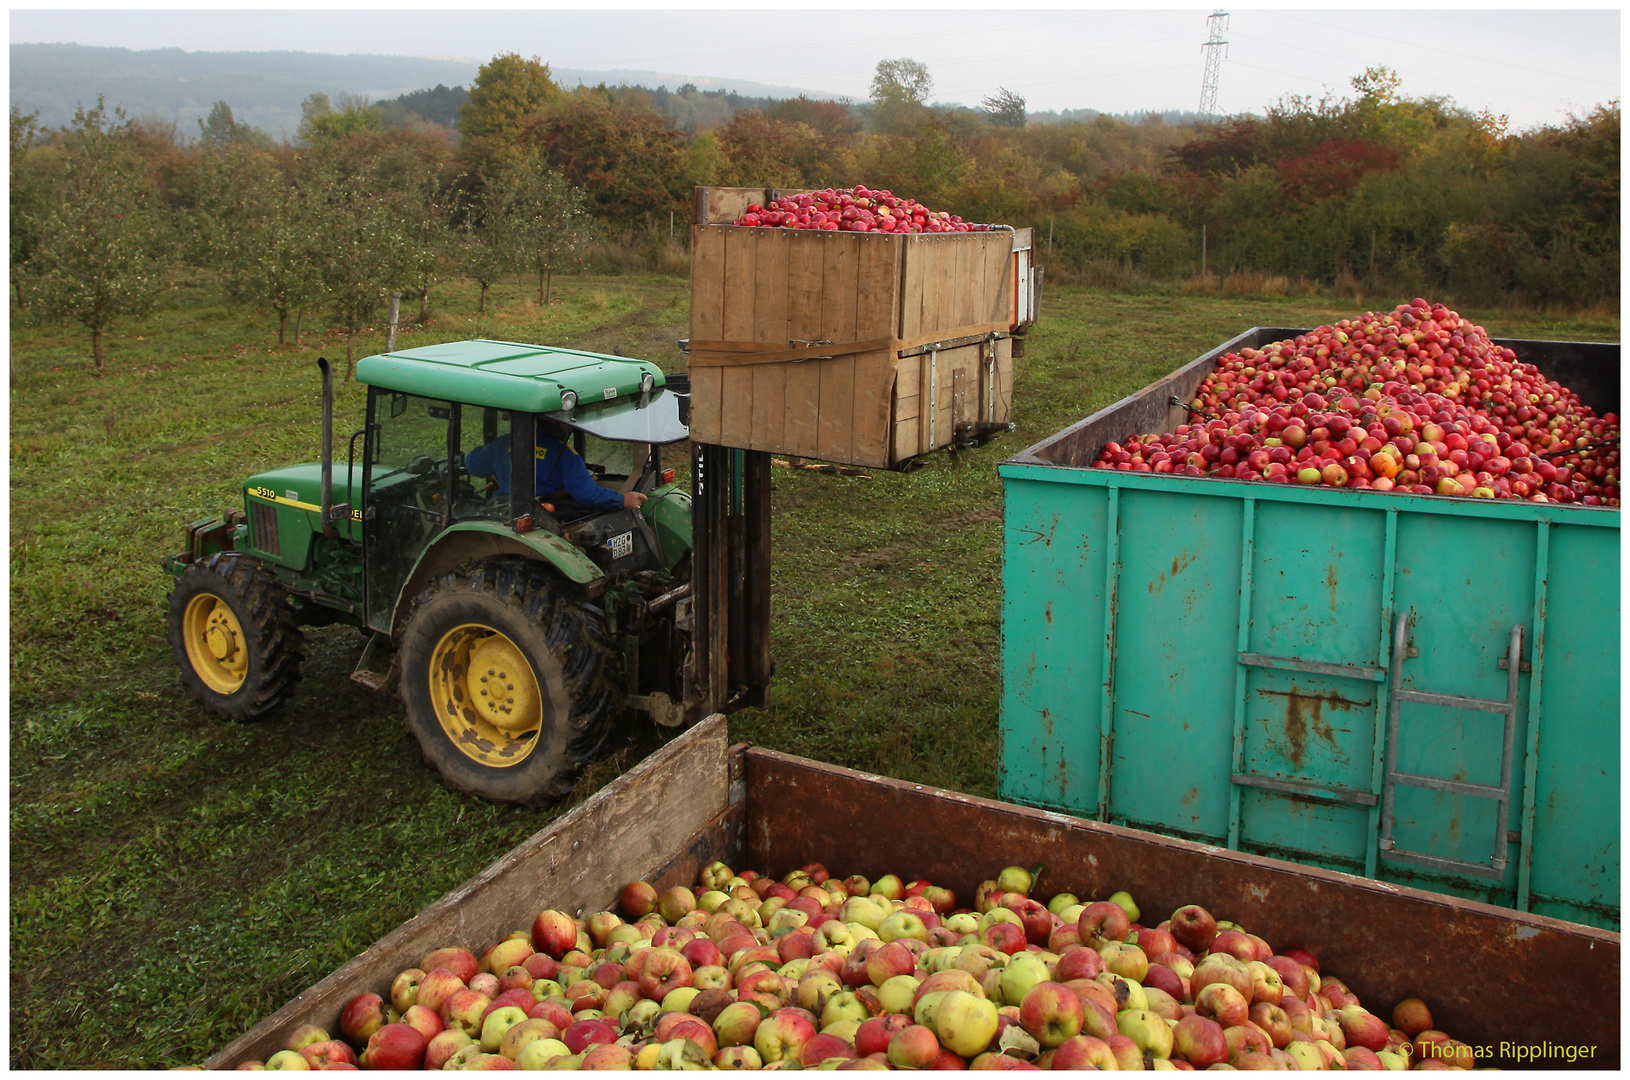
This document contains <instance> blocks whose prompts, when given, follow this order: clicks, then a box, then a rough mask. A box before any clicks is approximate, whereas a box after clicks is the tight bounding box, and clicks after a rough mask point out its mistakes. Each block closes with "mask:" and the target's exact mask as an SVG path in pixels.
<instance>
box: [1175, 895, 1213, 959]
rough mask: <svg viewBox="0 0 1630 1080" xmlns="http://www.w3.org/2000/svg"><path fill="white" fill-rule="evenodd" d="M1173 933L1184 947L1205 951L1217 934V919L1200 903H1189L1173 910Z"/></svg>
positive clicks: (1198, 951)
mask: <svg viewBox="0 0 1630 1080" xmlns="http://www.w3.org/2000/svg"><path fill="white" fill-rule="evenodd" d="M1171 935H1172V937H1174V938H1176V939H1177V942H1178V944H1180V945H1182V946H1183V947H1184V948H1187V949H1192V950H1194V952H1196V953H1200V952H1204V951H1205V950H1206V949H1208V948H1210V947H1211V942H1212V940H1213V939H1215V938H1216V936H1217V920H1216V919H1214V918H1212V916H1211V913H1210V912H1209V911H1207V910H1206V909H1205V908H1203V907H1200V906H1199V905H1198V904H1187V905H1185V906H1183V907H1180V908H1178V909H1177V910H1176V911H1174V912H1172V918H1171Z"/></svg>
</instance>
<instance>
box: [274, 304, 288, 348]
mask: <svg viewBox="0 0 1630 1080" xmlns="http://www.w3.org/2000/svg"><path fill="white" fill-rule="evenodd" d="M288 334H289V309H288V308H286V307H283V308H278V309H277V343H278V344H279V345H287V344H288V341H289V336H288Z"/></svg>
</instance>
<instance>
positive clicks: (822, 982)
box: [796, 968, 844, 1016]
mask: <svg viewBox="0 0 1630 1080" xmlns="http://www.w3.org/2000/svg"><path fill="white" fill-rule="evenodd" d="M843 987H844V983H843V980H842V979H840V978H838V976H837V975H836V974H834V973H833V972H831V971H830V970H828V969H826V968H817V969H815V970H814V971H806V972H804V977H803V978H801V979H799V980H798V989H797V991H796V997H797V999H798V1005H799V1007H800V1008H802V1009H805V1010H807V1011H809V1012H810V1013H813V1014H814V1015H816V1016H819V1015H821V1010H822V1009H824V1008H826V999H827V998H829V997H831V996H832V995H833V994H835V993H837V992H838V991H839V990H842V989H843Z"/></svg>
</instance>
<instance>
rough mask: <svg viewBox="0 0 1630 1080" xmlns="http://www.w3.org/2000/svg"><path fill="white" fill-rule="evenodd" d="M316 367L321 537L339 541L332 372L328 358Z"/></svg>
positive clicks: (321, 358)
mask: <svg viewBox="0 0 1630 1080" xmlns="http://www.w3.org/2000/svg"><path fill="white" fill-rule="evenodd" d="M317 366H318V367H319V368H321V369H322V372H323V503H322V511H321V513H322V519H323V536H325V537H327V538H328V539H330V540H337V539H339V534H338V532H337V530H336V529H335V528H334V372H333V369H332V368H330V367H329V364H328V358H327V357H323V356H319V357H318V358H317Z"/></svg>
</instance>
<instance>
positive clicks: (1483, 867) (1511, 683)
mask: <svg viewBox="0 0 1630 1080" xmlns="http://www.w3.org/2000/svg"><path fill="white" fill-rule="evenodd" d="M1522 637H1523V634H1522V624H1521V623H1518V624H1517V625H1516V626H1513V627H1512V628H1511V644H1510V649H1509V651H1508V652H1507V654H1506V658H1505V662H1504V663H1503V664H1501V667H1504V668H1505V669H1506V696H1505V700H1504V701H1491V700H1489V699H1487V698H1472V697H1461V696H1459V695H1457V694H1433V693H1428V692H1426V691H1422V690H1405V689H1403V688H1402V684H1403V661H1404V659H1405V657H1407V656H1409V655H1411V653H1412V651H1413V650H1411V649H1410V648H1409V615H1408V613H1407V612H1402V611H1401V612H1399V613H1398V617H1397V618H1396V619H1395V620H1393V630H1392V682H1391V691H1392V693H1391V699H1392V706H1391V709H1390V710H1389V716H1388V721H1387V775H1386V783H1385V784H1384V785H1383V787H1382V805H1381V839H1380V849H1381V857H1382V858H1383V859H1388V860H1391V861H1393V862H1406V863H1413V864H1415V865H1417V866H1426V867H1431V868H1432V869H1435V870H1454V871H1458V872H1460V873H1465V874H1474V875H1476V876H1478V877H1484V878H1491V879H1493V880H1495V881H1499V880H1502V879H1503V878H1504V877H1505V869H1506V845H1507V844H1509V843H1510V837H1509V836H1508V835H1507V832H1506V817H1507V816H1508V813H1509V810H1510V805H1511V790H1510V788H1509V786H1508V784H1509V782H1510V778H1511V754H1512V743H1513V741H1514V740H1515V738H1516V731H1517V702H1518V697H1517V679H1518V676H1519V675H1520V674H1521V673H1522V667H1523V663H1522ZM1406 701H1412V702H1419V703H1420V704H1423V705H1441V706H1444V707H1445V708H1450V709H1474V710H1477V711H1479V712H1491V713H1503V714H1504V715H1505V738H1504V740H1503V743H1502V747H1501V752H1500V783H1499V784H1469V783H1466V782H1465V781H1463V780H1450V779H1447V778H1446V777H1441V776H1421V775H1419V774H1416V773H1406V772H1399V771H1398V765H1397V763H1398V706H1399V705H1400V704H1401V703H1403V702H1406ZM1399 784H1403V785H1405V786H1406V787H1418V788H1427V789H1429V790H1432V791H1447V792H1449V793H1451V794H1454V795H1469V796H1471V797H1473V798H1478V799H1493V800H1494V802H1495V804H1496V807H1497V809H1496V810H1495V819H1494V850H1493V852H1492V854H1491V855H1490V857H1489V860H1488V862H1486V863H1484V862H1471V861H1469V860H1466V859H1450V858H1445V857H1443V856H1441V855H1428V854H1426V853H1425V852H1421V851H1402V850H1399V849H1398V848H1397V846H1396V841H1395V840H1394V839H1393V836H1392V795H1393V791H1394V789H1395V788H1396V786H1397V785H1399Z"/></svg>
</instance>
